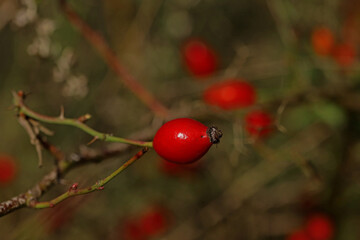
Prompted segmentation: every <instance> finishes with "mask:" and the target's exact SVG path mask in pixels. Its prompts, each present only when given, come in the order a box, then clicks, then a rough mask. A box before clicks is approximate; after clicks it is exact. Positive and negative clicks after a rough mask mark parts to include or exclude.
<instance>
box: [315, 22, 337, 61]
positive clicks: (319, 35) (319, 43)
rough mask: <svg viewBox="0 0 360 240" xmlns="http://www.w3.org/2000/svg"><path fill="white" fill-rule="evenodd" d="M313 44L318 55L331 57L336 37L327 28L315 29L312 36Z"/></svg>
mask: <svg viewBox="0 0 360 240" xmlns="http://www.w3.org/2000/svg"><path fill="white" fill-rule="evenodd" d="M311 43H312V46H313V49H314V51H315V52H316V53H317V54H319V55H323V56H326V55H330V54H331V51H332V49H333V47H334V43H335V40H334V35H333V33H332V31H331V30H330V29H328V28H326V27H318V28H315V29H314V30H313V32H312V35H311Z"/></svg>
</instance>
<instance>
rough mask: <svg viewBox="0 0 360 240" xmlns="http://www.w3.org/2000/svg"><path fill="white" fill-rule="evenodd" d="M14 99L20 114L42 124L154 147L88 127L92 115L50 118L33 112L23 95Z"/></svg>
mask: <svg viewBox="0 0 360 240" xmlns="http://www.w3.org/2000/svg"><path fill="white" fill-rule="evenodd" d="M13 98H14V105H15V106H16V107H17V110H18V112H19V114H20V115H21V114H23V115H25V116H27V117H29V118H33V119H36V120H38V121H41V122H45V123H52V124H60V125H69V126H73V127H77V128H79V129H81V130H83V131H84V132H86V133H88V134H89V135H91V136H93V137H96V138H97V139H100V140H103V141H106V142H120V143H126V144H131V145H136V146H141V147H152V142H144V141H136V140H129V139H125V138H120V137H115V136H112V135H110V134H106V133H101V132H98V131H96V130H94V129H92V128H90V127H89V126H88V125H86V124H85V123H84V121H85V120H87V119H89V118H90V115H88V114H86V115H84V116H82V117H79V118H74V119H73V118H65V117H50V116H46V115H42V114H39V113H37V112H34V111H32V110H31V109H30V108H28V107H27V106H26V105H25V104H24V101H23V100H24V99H23V95H22V94H17V93H15V92H13Z"/></svg>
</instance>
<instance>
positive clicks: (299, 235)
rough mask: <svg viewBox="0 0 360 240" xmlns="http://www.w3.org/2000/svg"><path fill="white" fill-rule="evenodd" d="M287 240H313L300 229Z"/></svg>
mask: <svg viewBox="0 0 360 240" xmlns="http://www.w3.org/2000/svg"><path fill="white" fill-rule="evenodd" d="M286 240H312V239H311V238H310V237H309V236H308V235H307V233H306V231H305V230H304V229H300V230H297V231H294V232H292V233H290V234H289V235H288V236H287V237H286Z"/></svg>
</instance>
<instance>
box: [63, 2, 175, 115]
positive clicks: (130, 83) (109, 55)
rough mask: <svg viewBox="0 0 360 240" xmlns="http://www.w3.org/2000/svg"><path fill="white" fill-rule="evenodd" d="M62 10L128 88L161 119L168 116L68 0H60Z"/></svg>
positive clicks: (164, 109)
mask: <svg viewBox="0 0 360 240" xmlns="http://www.w3.org/2000/svg"><path fill="white" fill-rule="evenodd" d="M59 3H60V7H61V10H62V11H63V12H64V14H65V16H66V17H67V18H68V20H69V22H70V23H71V24H72V25H73V26H74V27H76V28H77V29H78V30H79V31H80V32H81V34H82V35H83V36H84V38H85V39H86V40H87V41H88V42H89V43H91V44H92V46H93V47H94V48H95V49H96V50H97V51H98V53H99V54H100V55H101V57H103V59H104V60H105V62H106V63H107V64H108V66H109V67H110V68H111V69H112V70H113V71H114V72H115V74H116V75H117V76H118V77H120V78H121V80H122V81H123V83H124V84H125V86H126V87H127V88H129V89H130V90H131V91H132V92H133V93H134V94H135V95H136V96H137V97H138V98H139V99H140V100H141V101H142V102H143V103H145V105H147V106H148V107H149V108H150V109H151V110H152V111H153V112H154V113H155V114H157V115H159V116H161V117H167V116H168V109H167V108H166V107H165V106H164V105H163V104H161V103H160V102H159V101H158V100H157V99H156V98H155V97H154V96H153V95H152V94H151V93H150V92H149V91H147V90H146V89H145V88H144V87H143V86H142V85H141V84H140V83H139V82H138V81H137V80H136V79H135V78H134V77H133V76H132V75H131V74H130V73H129V72H128V71H127V70H126V69H125V68H124V67H123V66H122V64H121V63H120V61H119V59H118V58H117V56H116V55H115V53H114V52H113V51H112V49H111V48H110V47H109V45H108V44H107V43H106V41H105V39H104V38H103V37H102V36H101V35H100V34H99V33H97V32H96V31H94V30H93V29H92V28H91V27H90V26H89V25H88V24H87V23H86V22H85V21H83V20H82V19H81V17H80V16H79V15H78V14H77V13H76V12H75V11H74V10H73V9H71V8H70V7H69V5H68V4H67V2H66V0H59Z"/></svg>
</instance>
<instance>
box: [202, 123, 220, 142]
mask: <svg viewBox="0 0 360 240" xmlns="http://www.w3.org/2000/svg"><path fill="white" fill-rule="evenodd" d="M206 133H207V135H208V136H209V138H210V142H211V143H213V144H217V143H219V142H220V138H221V137H222V135H223V133H222V131H221V130H219V129H218V128H217V127H215V126H211V127H209V128H208V129H207V131H206Z"/></svg>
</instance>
